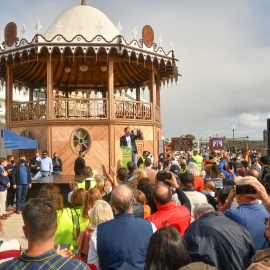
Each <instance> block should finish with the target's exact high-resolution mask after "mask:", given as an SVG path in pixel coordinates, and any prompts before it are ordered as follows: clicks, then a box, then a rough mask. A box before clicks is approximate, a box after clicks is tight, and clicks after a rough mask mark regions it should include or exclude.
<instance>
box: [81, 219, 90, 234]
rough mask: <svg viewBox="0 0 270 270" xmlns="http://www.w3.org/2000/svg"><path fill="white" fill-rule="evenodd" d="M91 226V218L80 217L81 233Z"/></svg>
mask: <svg viewBox="0 0 270 270" xmlns="http://www.w3.org/2000/svg"><path fill="white" fill-rule="evenodd" d="M88 224H89V218H85V217H83V216H82V215H80V216H79V226H80V232H81V231H83V230H84V229H86V227H87V226H88Z"/></svg>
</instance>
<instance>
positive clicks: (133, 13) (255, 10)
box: [0, 0, 270, 139]
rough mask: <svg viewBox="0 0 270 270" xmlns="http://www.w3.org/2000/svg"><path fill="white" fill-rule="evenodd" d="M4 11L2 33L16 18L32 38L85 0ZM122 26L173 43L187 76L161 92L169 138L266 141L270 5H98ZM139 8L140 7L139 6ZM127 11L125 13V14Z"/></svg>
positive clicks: (209, 0) (8, 5)
mask: <svg viewBox="0 0 270 270" xmlns="http://www.w3.org/2000/svg"><path fill="white" fill-rule="evenodd" d="M4 2H5V3H4V4H3V6H1V12H0V14H1V16H0V30H1V34H0V36H1V37H3V29H4V27H5V25H6V24H7V23H8V22H9V21H11V20H12V21H15V22H16V23H17V24H18V32H19V31H20V29H21V27H22V24H23V23H25V25H26V28H27V29H28V32H27V34H26V37H27V38H31V37H32V36H33V34H34V33H35V29H34V27H35V25H36V22H37V19H38V18H39V19H40V22H41V24H42V25H43V28H42V30H41V32H42V33H45V31H46V29H47V28H48V27H49V25H50V24H51V23H52V22H53V21H54V20H55V18H56V17H57V16H59V15H60V14H61V13H62V12H63V11H65V10H66V9H68V8H70V7H73V6H74V5H79V4H80V2H81V1H80V0H65V1H64V0H62V1H54V0H48V1H41V0H35V1H34V0H29V1H23V0H13V1H4ZM87 4H88V5H92V6H94V7H96V8H97V9H100V10H101V11H102V12H104V13H105V14H106V15H107V16H108V17H109V18H110V19H111V21H112V22H113V23H114V24H117V23H118V21H119V20H120V21H121V24H122V26H123V30H122V34H123V35H124V36H125V38H126V39H127V40H128V41H129V40H131V39H132V38H133V35H132V30H133V28H134V26H136V28H137V30H138V32H139V34H138V38H140V29H142V27H143V26H144V25H145V24H150V25H151V26H152V27H153V29H154V32H155V41H156V42H157V39H158V37H159V34H161V35H162V39H163V40H164V41H163V43H162V47H164V48H165V50H166V51H168V50H170V46H169V43H170V41H171V40H173V43H174V50H175V55H176V57H177V58H178V59H179V62H178V68H179V73H180V74H182V77H180V78H179V81H178V83H177V86H176V85H175V84H173V86H171V85H169V87H167V86H166V87H165V89H163V87H162V91H161V99H162V100H161V106H162V107H161V113H162V123H163V124H164V126H163V129H162V134H163V135H164V136H165V137H169V138H170V137H175V136H180V135H182V134H188V133H191V134H194V135H195V136H196V137H197V138H199V137H200V135H203V136H204V137H206V136H209V135H210V134H212V135H214V134H216V131H218V134H219V135H222V136H226V137H231V136H232V131H231V125H232V122H237V123H238V124H237V128H236V137H237V136H238V135H239V136H242V135H243V136H249V137H250V138H252V139H261V138H262V131H263V129H265V128H266V119H267V117H270V115H269V94H268V93H269V85H270V76H269V67H270V35H269V29H270V20H269V12H270V1H234V0H219V1H213V0H204V1H201V0H189V1H184V0H182V1H180V0H167V1H163V0H155V1H153V0H149V1H142V0H137V1H136V5H134V1H131V0H126V1H123V0H115V1H111V0H102V1H90V0H87ZM131 7H132V8H131ZM123 11H124V12H123Z"/></svg>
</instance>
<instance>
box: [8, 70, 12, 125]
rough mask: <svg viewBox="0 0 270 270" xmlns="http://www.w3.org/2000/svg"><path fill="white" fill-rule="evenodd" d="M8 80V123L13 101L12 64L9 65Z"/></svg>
mask: <svg viewBox="0 0 270 270" xmlns="http://www.w3.org/2000/svg"><path fill="white" fill-rule="evenodd" d="M6 74H7V82H6V124H9V123H10V122H11V119H10V116H11V112H10V104H11V103H12V102H13V70H12V67H11V66H10V65H8V66H7V73H6Z"/></svg>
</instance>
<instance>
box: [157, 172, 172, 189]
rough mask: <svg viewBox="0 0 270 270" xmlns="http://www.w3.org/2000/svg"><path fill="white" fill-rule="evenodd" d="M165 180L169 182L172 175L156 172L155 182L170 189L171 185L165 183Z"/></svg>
mask: <svg viewBox="0 0 270 270" xmlns="http://www.w3.org/2000/svg"><path fill="white" fill-rule="evenodd" d="M166 179H168V180H171V179H172V175H171V174H170V173H167V172H158V173H157V182H158V183H161V184H164V185H167V186H169V187H170V186H171V184H170V183H168V182H167V181H165V180H166Z"/></svg>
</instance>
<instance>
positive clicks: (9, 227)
mask: <svg viewBox="0 0 270 270" xmlns="http://www.w3.org/2000/svg"><path fill="white" fill-rule="evenodd" d="M9 213H10V214H11V217H9V218H8V219H6V220H1V221H2V224H3V228H4V235H3V238H4V240H9V239H16V240H18V242H19V243H20V245H21V248H22V250H23V251H24V250H25V249H27V239H26V237H25V236H24V234H23V230H22V226H23V219H22V214H16V213H14V212H9Z"/></svg>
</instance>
